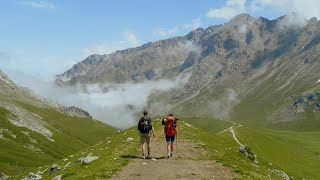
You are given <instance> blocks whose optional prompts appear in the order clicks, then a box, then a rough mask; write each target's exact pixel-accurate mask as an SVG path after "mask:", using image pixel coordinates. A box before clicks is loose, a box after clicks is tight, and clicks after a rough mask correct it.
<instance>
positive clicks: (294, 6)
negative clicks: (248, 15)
mask: <svg viewBox="0 0 320 180" xmlns="http://www.w3.org/2000/svg"><path fill="white" fill-rule="evenodd" d="M252 4H253V6H255V7H258V9H264V8H266V7H268V6H269V7H272V8H273V9H275V10H277V11H280V12H284V13H291V12H296V13H298V14H300V15H303V16H304V17H305V18H308V19H309V18H312V17H317V18H320V11H319V6H320V1H318V0H303V1H302V0H259V1H258V0H255V1H253V2H252Z"/></svg>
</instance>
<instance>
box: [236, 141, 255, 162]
mask: <svg viewBox="0 0 320 180" xmlns="http://www.w3.org/2000/svg"><path fill="white" fill-rule="evenodd" d="M239 152H240V153H242V154H243V155H244V156H246V157H247V158H249V159H250V160H251V161H256V155H255V154H253V152H252V151H251V148H250V147H249V146H245V145H241V146H240V147H239Z"/></svg>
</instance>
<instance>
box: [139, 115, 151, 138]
mask: <svg viewBox="0 0 320 180" xmlns="http://www.w3.org/2000/svg"><path fill="white" fill-rule="evenodd" d="M151 129H152V125H151V119H150V118H147V119H145V118H144V117H141V119H140V120H139V123H138V130H139V131H140V132H141V133H144V134H145V133H149V131H150V130H151Z"/></svg>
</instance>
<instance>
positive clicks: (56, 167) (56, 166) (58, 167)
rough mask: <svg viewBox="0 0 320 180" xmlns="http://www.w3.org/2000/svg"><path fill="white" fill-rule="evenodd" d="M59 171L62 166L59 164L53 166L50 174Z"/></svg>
mask: <svg viewBox="0 0 320 180" xmlns="http://www.w3.org/2000/svg"><path fill="white" fill-rule="evenodd" d="M59 169H61V168H60V166H58V165H57V164H52V166H51V169H50V174H53V173H55V172H57V171H58V170H59Z"/></svg>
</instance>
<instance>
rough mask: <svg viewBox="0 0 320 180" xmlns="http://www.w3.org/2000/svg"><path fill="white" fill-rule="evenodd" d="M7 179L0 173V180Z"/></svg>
mask: <svg viewBox="0 0 320 180" xmlns="http://www.w3.org/2000/svg"><path fill="white" fill-rule="evenodd" d="M7 178H9V177H8V176H7V175H5V174H4V173H3V172H0V180H5V179H7Z"/></svg>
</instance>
